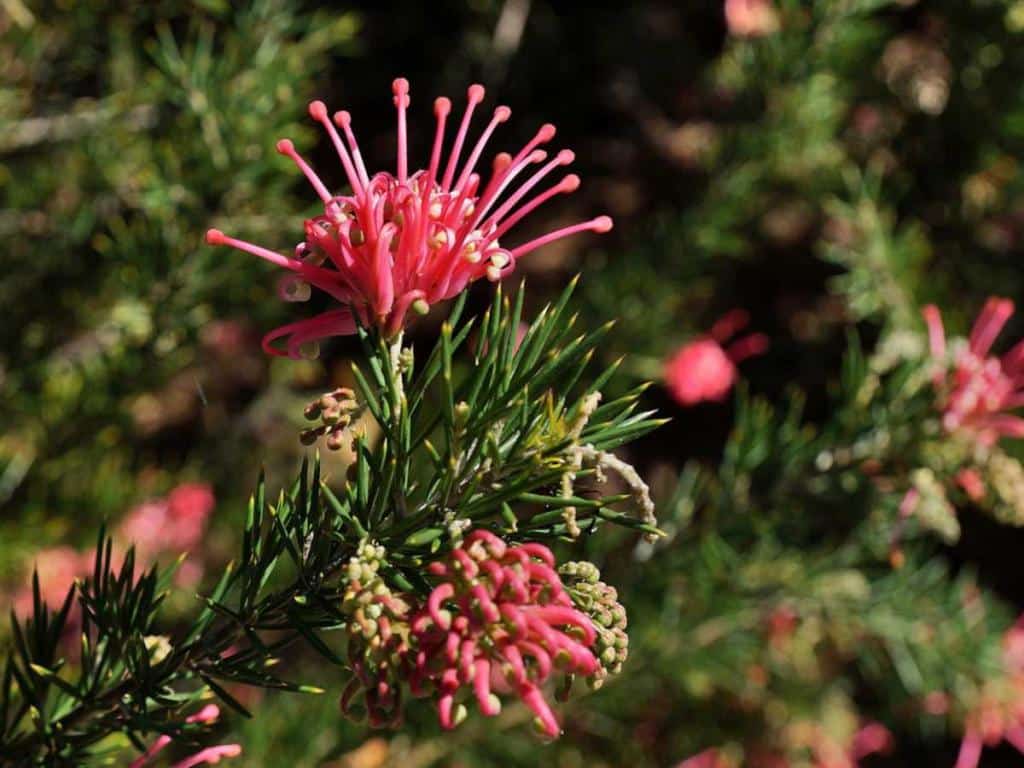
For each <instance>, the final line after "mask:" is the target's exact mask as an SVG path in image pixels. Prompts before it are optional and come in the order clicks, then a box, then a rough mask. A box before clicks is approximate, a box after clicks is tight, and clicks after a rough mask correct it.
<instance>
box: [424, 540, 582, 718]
mask: <svg viewBox="0 0 1024 768" xmlns="http://www.w3.org/2000/svg"><path fill="white" fill-rule="evenodd" d="M549 563H550V564H553V563H554V557H553V556H552V554H551V551H550V550H549V549H548V548H547V547H545V546H543V545H542V544H523V545H520V546H516V547H510V546H508V545H506V544H505V542H503V541H502V540H501V539H499V538H498V537H496V536H494V535H493V534H491V533H490V532H488V531H484V530H477V531H473V532H472V533H470V534H469V535H468V536H466V538H465V542H464V544H463V546H462V547H461V548H458V549H456V550H453V551H452V552H451V554H450V555H449V556H448V559H447V561H446V562H445V563H444V564H443V567H440V568H433V569H431V572H432V573H433V574H434V575H436V576H439V577H441V578H442V579H444V580H443V581H441V583H440V584H438V585H437V586H436V587H435V588H434V590H433V592H432V593H431V595H430V597H429V598H428V600H427V604H426V606H424V608H423V609H422V610H421V611H420V613H419V614H418V615H417V616H416V617H415V618H414V619H413V621H412V623H411V627H412V633H413V636H414V638H415V640H416V644H417V646H418V647H419V653H418V654H417V655H416V657H415V659H413V660H412V669H411V672H410V687H411V689H412V690H413V691H423V690H425V689H426V686H425V684H426V683H431V684H432V686H433V688H434V690H435V691H437V694H438V699H437V705H438V718H439V720H440V722H441V725H442V727H444V728H454V727H455V726H456V725H457V724H458V721H459V720H460V719H461V718H460V715H459V713H458V712H457V710H456V708H455V697H456V694H457V692H458V691H459V689H460V688H463V687H465V688H468V689H471V690H472V693H473V696H474V697H475V699H476V701H477V705H478V706H479V708H480V711H481V712H482V713H483V714H484V715H487V716H489V717H492V716H494V715H497V714H498V713H499V712H500V711H501V701H500V699H499V698H498V696H497V695H496V693H495V690H498V691H509V690H511V691H514V692H515V693H516V694H517V695H518V696H519V698H520V699H521V700H522V701H523V702H524V703H525V704H526V705H527V706H528V707H529V708H530V709H531V710H532V711H533V713H534V715H535V716H536V718H537V723H538V725H539V726H540V728H541V729H542V730H543V731H544V733H546V734H547V735H548V736H550V737H555V736H557V735H558V734H559V732H560V728H559V725H558V720H557V719H556V718H555V715H554V713H553V712H552V711H551V707H550V705H549V704H548V703H547V700H546V699H545V698H544V694H543V692H542V688H541V687H542V686H543V685H544V683H545V682H546V681H547V680H548V679H549V678H550V677H551V675H552V674H555V673H557V672H559V671H561V672H569V673H575V674H580V675H583V676H589V675H593V674H594V673H595V672H597V669H598V662H597V659H596V658H595V657H594V654H593V653H592V651H591V650H590V648H591V646H592V645H593V644H594V641H595V639H596V632H595V630H594V625H593V624H592V623H591V621H590V619H589V618H588V617H587V616H586V615H585V614H583V613H581V612H580V611H578V610H576V608H574V607H573V603H572V599H571V598H570V597H569V595H568V593H567V592H566V591H565V587H564V586H563V585H562V582H561V580H560V579H559V578H558V575H557V573H555V571H553V570H552V569H551V567H550V565H549ZM446 606H447V607H446ZM452 616H454V617H455V618H451V617H452Z"/></svg>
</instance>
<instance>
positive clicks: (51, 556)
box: [12, 547, 93, 617]
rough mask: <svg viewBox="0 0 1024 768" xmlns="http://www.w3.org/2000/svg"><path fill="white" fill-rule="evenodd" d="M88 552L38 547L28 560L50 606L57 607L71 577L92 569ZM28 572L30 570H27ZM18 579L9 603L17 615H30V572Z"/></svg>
mask: <svg viewBox="0 0 1024 768" xmlns="http://www.w3.org/2000/svg"><path fill="white" fill-rule="evenodd" d="M92 559H93V558H92V555H91V554H87V553H83V552H79V551H77V550H75V549H72V548H71V547H51V548H49V549H41V550H39V552H37V553H36V555H35V557H34V558H33V560H32V567H33V568H34V569H35V570H36V572H37V573H38V574H39V592H40V595H41V597H42V598H43V600H44V601H45V602H46V603H48V604H49V606H50V607H51V608H58V607H60V605H61V604H63V602H64V598H65V597H67V594H68V590H69V589H70V588H71V585H72V583H74V581H75V579H77V578H79V577H81V576H84V575H86V574H87V573H89V571H90V570H91V569H92ZM30 574H31V572H30ZM30 574H28V575H26V578H24V579H22V582H23V583H22V584H20V585H19V588H18V590H17V591H16V592H15V593H14V596H13V599H12V603H13V604H14V612H15V613H16V614H18V616H22V617H25V616H31V615H32V600H33V597H32V580H31V575H30Z"/></svg>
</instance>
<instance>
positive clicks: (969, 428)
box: [923, 297, 1024, 447]
mask: <svg viewBox="0 0 1024 768" xmlns="http://www.w3.org/2000/svg"><path fill="white" fill-rule="evenodd" d="M923 314H924V319H925V323H926V324H927V326H928V340H929V346H930V348H931V354H932V358H933V359H934V361H935V364H936V368H935V373H934V375H933V382H934V385H935V389H936V391H937V392H938V395H939V408H940V410H941V412H942V426H943V427H944V428H945V429H946V431H947V432H950V433H954V432H956V433H961V434H966V435H969V436H970V437H972V439H973V440H974V441H975V442H976V443H977V444H978V445H980V446H982V447H990V446H992V445H994V444H995V443H996V442H998V440H999V439H1000V438H1001V437H1024V418H1021V417H1019V416H1016V415H1014V414H1013V413H1012V411H1013V410H1014V409H1016V408H1019V407H1020V406H1022V405H1024V342H1018V343H1017V344H1015V345H1014V346H1013V347H1012V348H1011V349H1010V351H1009V352H1007V353H1006V354H1005V355H1003V356H1002V357H996V356H995V355H992V354H990V352H991V349H992V344H993V343H994V342H995V340H996V337H997V336H999V333H1000V331H1002V330H1003V326H1005V325H1006V322H1007V321H1008V320H1009V319H1010V316H1011V315H1012V314H1013V302H1012V301H1010V300H1009V299H1000V298H996V297H992V298H990V299H989V300H988V301H987V302H986V303H985V307H984V309H982V311H981V313H980V314H979V315H978V319H977V320H976V321H975V323H974V328H973V329H972V330H971V335H970V337H969V338H968V339H967V340H966V342H964V341H963V340H956V342H955V343H953V344H950V345H949V349H947V344H946V334H945V329H944V328H943V324H942V315H941V314H940V313H939V310H938V308H937V307H935V306H932V305H929V306H927V307H925V308H924V311H923Z"/></svg>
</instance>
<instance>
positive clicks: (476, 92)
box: [466, 83, 487, 103]
mask: <svg viewBox="0 0 1024 768" xmlns="http://www.w3.org/2000/svg"><path fill="white" fill-rule="evenodd" d="M485 93H487V91H486V90H485V89H484V87H483V86H482V85H480V84H479V83H474V84H473V85H471V86H469V90H468V91H466V96H467V97H468V98H469V100H470V101H471V102H474V103H480V102H481V101H483V100H484V94H485Z"/></svg>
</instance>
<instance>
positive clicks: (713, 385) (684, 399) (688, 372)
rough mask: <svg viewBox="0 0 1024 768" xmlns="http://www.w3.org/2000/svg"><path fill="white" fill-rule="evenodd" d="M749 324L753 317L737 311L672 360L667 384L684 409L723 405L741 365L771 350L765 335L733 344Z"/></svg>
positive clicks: (677, 353)
mask: <svg viewBox="0 0 1024 768" xmlns="http://www.w3.org/2000/svg"><path fill="white" fill-rule="evenodd" d="M749 322H750V315H749V314H748V313H747V312H746V311H745V310H742V309H734V310H733V311H732V312H729V313H727V314H725V315H724V316H723V317H722V318H721V319H719V320H718V322H716V323H715V324H714V325H713V326H712V327H711V332H710V333H708V334H707V335H706V336H701V337H700V338H698V339H695V340H694V341H691V342H689V343H688V344H684V345H683V346H682V347H680V348H679V349H678V350H677V351H676V353H675V354H674V355H673V356H672V357H671V358H669V360H668V362H666V363H665V370H664V378H665V384H666V386H667V387H668V390H669V392H670V393H671V394H672V396H673V397H674V398H675V399H676V401H677V402H678V403H679V404H680V405H685V406H690V405H696V404H697V403H700V402H704V401H709V402H715V403H720V402H722V401H723V400H725V398H726V397H727V396H728V394H729V392H730V391H732V388H733V386H734V385H735V384H736V379H737V378H738V377H739V372H738V371H737V369H736V366H737V364H739V363H740V362H742V361H743V360H746V359H747V358H748V357H753V356H754V355H760V354H762V353H763V352H764V351H765V350H766V349H768V337H767V336H765V335H764V334H763V333H751V334H748V335H746V336H743V337H741V338H739V339H735V340H733V341H732V342H729V339H731V338H732V337H733V336H735V335H736V334H737V333H739V332H740V331H741V330H743V328H745V327H746V326H747V324H748V323H749Z"/></svg>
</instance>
